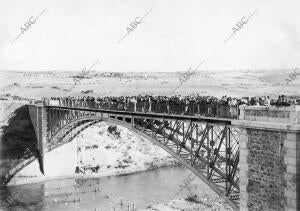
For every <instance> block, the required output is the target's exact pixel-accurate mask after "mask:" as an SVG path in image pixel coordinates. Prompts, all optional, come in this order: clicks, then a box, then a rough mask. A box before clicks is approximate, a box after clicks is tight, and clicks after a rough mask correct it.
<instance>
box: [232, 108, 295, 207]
mask: <svg viewBox="0 0 300 211" xmlns="http://www.w3.org/2000/svg"><path fill="white" fill-rule="evenodd" d="M240 109H241V112H240V114H241V115H240V117H239V120H236V121H233V122H232V124H233V125H234V126H238V127H240V129H241V133H240V138H239V140H240V209H241V210H251V211H252V210H291V211H296V210H300V124H298V123H299V121H298V120H299V119H300V118H299V117H300V112H299V108H298V107H291V108H290V107H289V108H268V109H267V110H266V108H265V107H243V106H241V107H240Z"/></svg>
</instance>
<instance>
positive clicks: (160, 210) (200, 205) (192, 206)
mask: <svg viewBox="0 0 300 211" xmlns="http://www.w3.org/2000/svg"><path fill="white" fill-rule="evenodd" d="M178 210H182V211H212V210H218V211H233V209H232V208H231V207H229V206H228V205H226V204H225V203H224V201H223V200H222V199H221V198H218V197H215V198H211V197H205V198H201V199H199V200H197V201H192V200H190V199H174V200H172V201H169V202H164V203H158V204H155V205H152V206H151V207H148V208H146V209H140V210H139V211H178Z"/></svg>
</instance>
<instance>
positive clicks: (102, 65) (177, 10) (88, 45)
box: [0, 0, 300, 72]
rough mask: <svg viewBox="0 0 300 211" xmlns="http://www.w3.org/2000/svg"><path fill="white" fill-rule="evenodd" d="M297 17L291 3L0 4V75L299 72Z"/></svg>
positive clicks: (113, 0)
mask: <svg viewBox="0 0 300 211" xmlns="http://www.w3.org/2000/svg"><path fill="white" fill-rule="evenodd" d="M41 12H43V13H42V14H41V15H40V16H39V17H38V18H37V19H36V17H37V16H38V15H39V14H40V13H41ZM251 14H253V15H252V16H251V18H249V19H248V21H247V23H245V24H243V25H242V27H240V28H238V27H237V26H236V24H237V23H238V22H241V20H244V21H245V20H246V19H247V18H248V17H249V16H250V15H251ZM145 15H146V16H145ZM143 16H145V17H144V18H143V19H142V17H143ZM299 16H300V1H299V0H264V1H261V0H222V1H221V0H147V1H146V0H107V1H104V0H85V1H83V0H82V1H79V0H63V1H62V0H26V1H20V0H19V1H17V0H0V27H1V30H0V70H20V71H69V70H72V71H80V70H82V69H83V68H84V67H86V68H89V67H90V66H92V65H93V64H95V63H96V64H95V65H94V67H93V70H96V71H118V72H132V71H134V72H149V71H153V72H173V71H185V70H188V69H189V68H195V67H196V66H198V65H199V64H200V63H202V62H203V64H202V65H201V66H200V67H199V69H203V70H239V69H250V70H251V69H273V68H294V67H300V59H299V56H300V17H299ZM243 17H244V18H243ZM141 19H142V20H141ZM29 20H31V21H33V20H35V23H33V24H32V25H30V27H29V26H28V24H27V28H26V26H24V24H25V23H26V22H28V21H29ZM135 20H136V21H138V24H136V26H135V24H132V25H133V27H132V26H130V24H131V23H132V22H134V21H135ZM24 28H25V29H26V31H25V30H24ZM233 28H235V29H238V30H235V33H233V31H234V29H233ZM22 30H23V34H20V33H21V31H22ZM18 35H20V36H19V37H18V38H17V39H16V40H15V41H14V42H13V40H14V39H15V38H16V37H17V36H18ZM230 35H232V36H231V38H230V39H229V40H228V41H227V42H225V43H224V41H225V40H226V39H227V38H228V37H229V36H230ZM122 37H124V39H122V40H121V42H119V40H120V39H121V38H122ZM97 61H98V62H97Z"/></svg>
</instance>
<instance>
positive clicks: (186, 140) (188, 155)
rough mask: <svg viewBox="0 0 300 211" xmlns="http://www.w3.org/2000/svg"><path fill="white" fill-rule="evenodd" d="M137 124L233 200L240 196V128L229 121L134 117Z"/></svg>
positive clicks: (137, 126)
mask: <svg viewBox="0 0 300 211" xmlns="http://www.w3.org/2000/svg"><path fill="white" fill-rule="evenodd" d="M134 123H135V127H136V128H138V129H140V130H142V131H144V132H145V133H147V134H148V135H149V136H151V137H152V138H155V139H156V140H158V141H160V142H161V143H162V144H164V145H165V146H167V147H169V148H170V149H172V150H173V151H174V152H176V153H177V154H178V155H179V156H180V157H182V158H184V159H185V160H186V161H188V162H189V163H190V165H191V166H193V167H194V168H195V169H197V171H198V172H201V173H202V174H204V175H205V176H206V178H207V180H209V181H210V182H212V183H214V184H215V185H217V186H218V187H219V188H220V190H221V191H222V192H223V193H224V194H225V195H226V196H227V197H229V198H230V199H231V200H233V201H236V200H238V199H239V140H238V138H239V137H238V136H239V130H238V128H235V127H231V126H229V125H226V124H213V123H207V122H192V121H181V120H180V121H179V120H176V121H170V120H169V121H160V120H153V119H146V118H135V121H134Z"/></svg>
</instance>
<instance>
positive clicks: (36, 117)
mask: <svg viewBox="0 0 300 211" xmlns="http://www.w3.org/2000/svg"><path fill="white" fill-rule="evenodd" d="M28 110H29V114H30V118H31V121H32V124H33V127H34V131H35V135H36V139H37V149H38V154H37V157H38V161H39V164H40V170H41V172H42V173H43V174H45V168H44V155H45V150H46V146H47V136H48V115H47V107H45V106H43V105H42V104H41V105H40V104H38V105H28Z"/></svg>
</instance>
